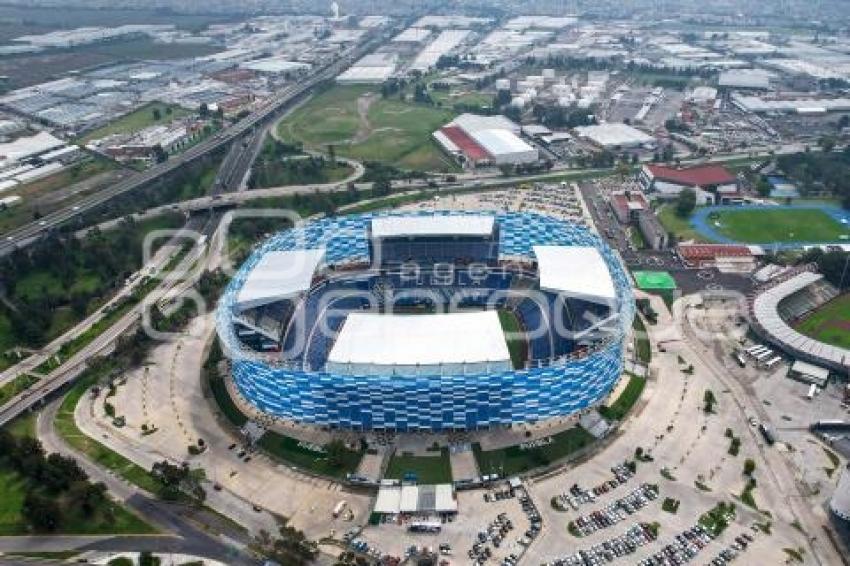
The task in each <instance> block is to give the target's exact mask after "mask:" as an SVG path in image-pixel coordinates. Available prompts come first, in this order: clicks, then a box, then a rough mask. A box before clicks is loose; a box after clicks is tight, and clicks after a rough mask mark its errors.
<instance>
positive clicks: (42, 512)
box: [22, 491, 62, 532]
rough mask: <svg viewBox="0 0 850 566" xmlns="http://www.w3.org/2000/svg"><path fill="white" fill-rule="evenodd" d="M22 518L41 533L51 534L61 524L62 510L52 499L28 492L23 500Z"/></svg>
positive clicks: (34, 492)
mask: <svg viewBox="0 0 850 566" xmlns="http://www.w3.org/2000/svg"><path fill="white" fill-rule="evenodd" d="M22 510H23V514H24V517H25V518H26V519H27V521H29V523H30V525H32V527H33V528H34V529H35V530H37V531H42V532H53V531H55V530H56V529H58V528H59V526H60V525H61V524H62V509H61V508H60V507H59V503H58V502H57V501H56V499H55V498H53V497H47V496H44V495H41V494H39V493H38V492H36V491H30V492H29V493H27V495H26V497H25V498H24V504H23V509H22Z"/></svg>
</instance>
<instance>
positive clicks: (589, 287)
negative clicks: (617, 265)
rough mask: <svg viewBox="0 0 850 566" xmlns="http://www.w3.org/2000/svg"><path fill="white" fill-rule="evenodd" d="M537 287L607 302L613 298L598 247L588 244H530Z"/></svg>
mask: <svg viewBox="0 0 850 566" xmlns="http://www.w3.org/2000/svg"><path fill="white" fill-rule="evenodd" d="M534 255H535V257H536V258H537V264H538V266H539V268H540V288H541V289H544V290H546V291H553V292H556V293H560V294H562V295H565V296H567V297H572V298H576V299H581V300H584V301H590V302H593V303H601V304H605V305H610V304H612V303H613V302H614V301H616V299H617V291H616V288H615V287H614V280H613V279H612V278H611V272H610V271H609V270H608V264H607V263H605V259H604V258H603V257H602V254H600V253H599V250H598V249H597V248H595V247H592V246H534Z"/></svg>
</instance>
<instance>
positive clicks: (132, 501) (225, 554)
mask: <svg viewBox="0 0 850 566" xmlns="http://www.w3.org/2000/svg"><path fill="white" fill-rule="evenodd" d="M60 403H61V401H60V400H58V399H57V400H55V401H53V402H52V403H50V404H49V405H48V406H47V407H46V408H45V409H44V411H42V412H41V413H40V414H39V416H38V420H37V422H36V431H37V435H38V439H39V440H40V441H41V443H42V445H43V446H44V449H45V451H47V452H49V453H50V452H57V453H59V454H62V455H64V456H69V457H72V458H74V459H76V460H77V462H78V463H79V464H80V466H81V467H82V468H83V470H85V472H86V473H87V474H88V476H89V478H90V479H91V480H92V481H95V482H103V483H104V484H105V485H106V487H107V488H108V490H109V493H110V494H111V495H112V496H113V497H115V498H116V499H118V500H119V501H120V502H122V503H123V504H124V505H126V506H127V507H129V508H130V509H131V510H133V511H134V512H135V513H136V514H138V515H139V516H141V517H142V518H144V519H145V520H146V521H148V522H150V523H151V524H152V525H154V526H155V527H158V528H159V529H160V530H162V531H165V532H168V533H173V534H172V535H171V536H144V537H139V536H113V537H96V538H91V537H68V536H62V537H23V538H22V539H19V538H18V537H14V538H8V539H0V551H2V550H6V551H8V550H10V548H9V547H10V546H13V545H15V544H22V545H29V546H24V548H27V549H29V550H33V549H34V548H45V549H47V548H51V549H60V550H68V549H75V550H126V551H129V550H134V551H141V550H156V551H159V552H179V553H184V554H191V555H196V556H203V557H206V558H211V559H214V560H219V561H222V562H225V563H227V564H244V565H249V564H257V563H259V561H257V560H255V559H253V558H251V557H249V556H248V555H247V553H246V552H244V551H242V550H240V547H244V546H245V545H247V544H249V543H250V542H251V537H250V535H248V534H247V533H246V532H245V531H241V530H237V529H235V528H232V527H231V526H230V525H229V524H228V523H226V522H223V521H218V525H217V526H218V527H219V529H221V532H220V535H219V536H213V535H210V534H208V533H207V532H205V531H204V530H202V529H201V528H200V527H199V526H197V525H196V524H195V520H193V519H192V518H191V515H193V514H194V515H197V514H198V511H197V510H196V509H193V508H192V507H190V506H187V505H182V504H173V503H167V502H164V501H159V500H157V499H154V498H153V497H152V496H151V495H150V494H148V493H147V492H145V491H143V490H141V489H139V488H138V487H136V486H134V485H132V484H129V483H127V482H125V481H124V480H122V479H120V478H117V477H115V476H113V475H112V474H110V473H108V472H106V471H104V470H103V469H102V468H101V467H100V466H97V465H95V464H93V463H91V462H90V461H89V460H88V459H87V458H86V457H85V455H84V454H80V453H79V452H77V451H75V450H74V449H73V448H71V447H70V446H68V445H67V444H66V443H65V442H64V440H62V438H61V437H60V436H59V435H58V434H56V430H55V428H54V426H53V421H54V419H55V418H56V413H57V411H58V408H59V405H60ZM230 541H233V542H230ZM19 549H20V548H19Z"/></svg>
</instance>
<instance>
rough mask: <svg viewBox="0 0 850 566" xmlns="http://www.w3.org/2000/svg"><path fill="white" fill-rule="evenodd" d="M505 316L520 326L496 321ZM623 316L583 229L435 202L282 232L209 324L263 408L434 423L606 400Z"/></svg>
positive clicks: (605, 253) (601, 247) (480, 422)
mask: <svg viewBox="0 0 850 566" xmlns="http://www.w3.org/2000/svg"><path fill="white" fill-rule="evenodd" d="M383 246H386V248H387V249H386V250H384V251H383V253H382V250H381V248H382V247H383ZM401 259H403V260H404V261H399V260H401ZM506 315H507V316H513V317H516V320H517V321H518V325H519V326H518V328H519V330H511V331H509V330H507V329H506V328H503V327H502V324H501V322H500V320H501V317H502V316H506ZM633 316H634V304H633V298H632V294H631V288H630V284H629V281H628V278H627V275H626V273H625V271H624V270H623V268H622V266H621V264H620V262H619V259H618V258H617V256H616V255H615V254H614V253H613V252H612V251H611V250H610V249H609V248H608V247H607V245H605V244H604V243H603V242H602V241H601V240H600V239H599V238H598V237H597V236H595V235H594V234H592V233H591V232H590V231H588V230H587V229H586V228H584V227H581V226H578V225H574V224H571V223H568V222H564V221H561V220H556V219H554V218H551V217H548V216H541V215H537V214H530V213H503V214H498V215H485V214H480V213H476V214H474V213H466V212H455V213H451V212H441V213H427V214H426V213H423V214H411V215H375V216H373V215H369V214H366V215H358V216H347V217H338V218H326V219H322V220H319V221H316V222H312V223H309V224H307V225H305V226H303V227H299V228H295V229H293V230H288V231H285V232H282V233H280V234H278V235H276V236H274V237H272V238H271V239H270V240H268V241H267V242H266V243H265V244H264V245H263V246H262V247H261V248H260V249H259V250H258V251H257V252H256V253H255V254H254V255H253V256H251V257H250V258H249V259H248V261H247V262H246V263H245V264H244V265H243V266H242V268H241V269H240V271H239V273H238V274H237V275H236V276H235V277H234V279H233V280H232V282H231V285H230V287H229V288H228V290H227V291H226V293H225V294H224V297H223V299H222V301H221V303H220V306H219V310H218V316H217V324H218V333H219V338H220V340H221V342H222V344H223V346H224V348H225V351H226V352H227V354H228V355H229V356H230V357H231V359H232V376H233V380H234V383H235V386H236V389H237V390H238V391H239V393H240V395H241V396H242V397H243V398H244V401H245V402H247V403H249V404H251V405H253V406H255V407H257V408H258V409H259V410H261V411H263V412H265V413H267V414H270V415H272V416H275V417H280V418H283V419H287V420H291V421H294V422H298V423H303V424H311V425H320V426H330V427H340V428H346V429H356V430H369V429H390V430H398V431H414V430H422V431H440V430H447V429H448V430H457V429H477V428H486V427H494V426H506V425H510V424H513V423H522V422H530V421H532V422H536V421H541V420H546V419H551V418H555V417H559V416H565V415H570V414H573V413H575V412H576V411H579V410H580V409H583V408H585V407H588V406H590V405H592V404H594V403H596V402H598V401H600V400H601V399H603V398H605V397H606V396H607V395H608V393H609V392H610V390H611V388H612V387H613V385H614V383H616V382H617V380H618V379H619V377H620V375H621V373H622V369H623V349H624V340H625V336H626V334H627V332H628V330H629V328H630V326H631V321H632V318H633ZM509 341H511V342H513V341H518V342H517V343H520V342H521V343H522V344H523V345H524V346H523V347H522V348H521V350H520V351H522V352H524V354H522V355H521V356H520V357H515V356H514V355H513V354H512V352H511V350H510V348H509V347H508V343H509Z"/></svg>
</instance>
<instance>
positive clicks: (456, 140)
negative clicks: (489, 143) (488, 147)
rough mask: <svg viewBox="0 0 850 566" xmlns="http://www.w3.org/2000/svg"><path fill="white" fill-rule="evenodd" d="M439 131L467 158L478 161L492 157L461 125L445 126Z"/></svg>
mask: <svg viewBox="0 0 850 566" xmlns="http://www.w3.org/2000/svg"><path fill="white" fill-rule="evenodd" d="M439 131H440V132H442V133H443V135H444V136H446V137H447V138H448V139H449V141H451V142H452V143H453V144H455V145H456V146H457V147H458V149H460V151H461V152H463V155H464V156H465V157H466V159H467V160H469V161H471V162H473V163H478V162H480V161H487V160H489V159H490V155H489V154H488V153H487V152H486V151H484V148H483V147H481V146H480V145H478V144H477V143H475V140H474V139H472V138H471V137H470V136H469V135H468V134H467V133H466V132H464V131H463V130H462V129H460V128H459V127H457V126H445V127H443V128H440V130H439Z"/></svg>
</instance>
